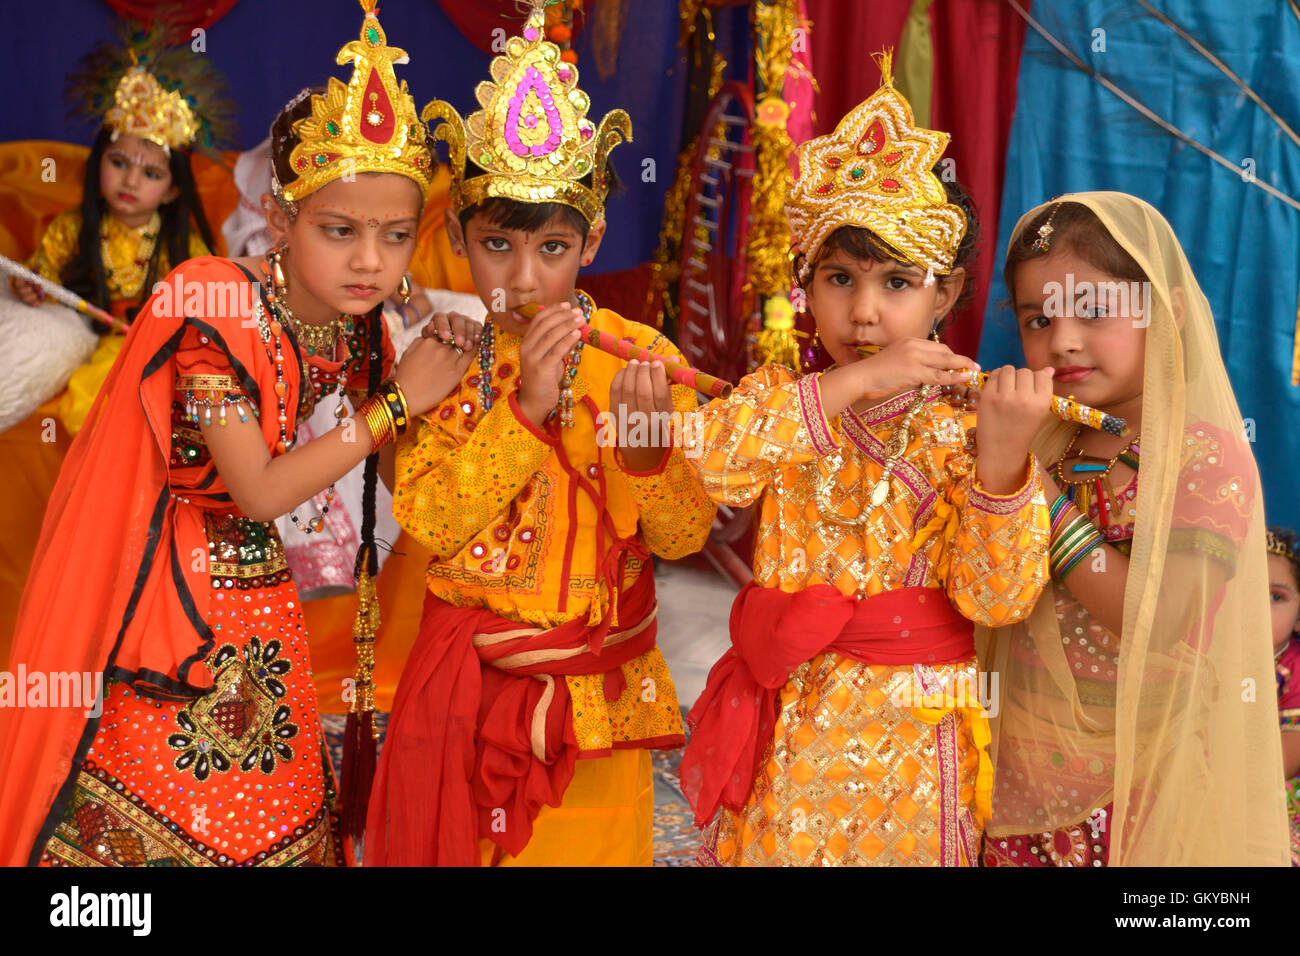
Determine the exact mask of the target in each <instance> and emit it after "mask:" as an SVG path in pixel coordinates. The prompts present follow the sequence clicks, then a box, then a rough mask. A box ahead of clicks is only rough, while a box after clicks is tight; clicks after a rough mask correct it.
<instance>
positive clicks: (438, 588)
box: [393, 309, 716, 751]
mask: <svg viewBox="0 0 1300 956" xmlns="http://www.w3.org/2000/svg"><path fill="white" fill-rule="evenodd" d="M591 324H592V326H593V327H595V328H597V329H599V330H600V331H602V332H607V333H609V334H611V335H614V336H616V337H618V338H624V337H630V338H632V340H633V341H634V342H635V343H636V344H637V345H640V346H642V347H644V348H649V349H650V350H651V351H654V352H656V353H658V354H662V355H670V356H673V357H678V356H679V355H680V353H678V352H677V350H676V349H675V348H674V347H673V345H672V344H671V343H670V342H669V341H668V340H667V339H665V338H663V337H662V336H660V335H658V333H656V332H655V330H654V329H651V328H649V327H648V326H644V325H641V324H640V323H636V322H629V321H628V320H626V319H624V318H622V317H621V316H619V315H617V314H616V313H613V312H610V311H609V310H606V309H598V310H595V311H593V314H592V317H591ZM520 341H521V339H520V338H519V337H518V336H516V335H511V334H509V333H506V332H502V331H500V330H497V331H496V333H495V358H494V360H493V363H492V366H491V368H489V369H487V370H486V371H487V374H488V375H489V377H490V378H489V387H490V388H491V391H492V394H493V404H492V407H491V409H490V410H488V411H487V412H486V413H485V412H484V411H483V409H482V407H481V405H482V392H481V389H482V381H481V379H482V376H483V374H484V370H483V369H481V368H480V367H479V363H478V362H475V363H474V364H473V365H471V366H470V370H469V371H468V372H467V373H466V375H465V378H464V379H463V380H462V381H461V384H460V387H459V388H458V389H457V390H456V391H455V392H453V393H452V394H451V395H449V396H448V397H447V398H446V399H445V400H444V401H443V402H442V403H441V404H439V405H438V406H437V407H435V408H434V409H433V410H432V411H430V412H429V413H428V414H426V415H423V416H421V417H419V418H418V419H417V420H416V426H415V428H414V429H412V431H411V432H409V433H408V434H407V435H406V436H405V437H404V438H403V439H402V440H401V441H399V443H398V448H397V480H396V485H395V487H394V490H393V515H394V517H395V518H396V519H397V521H398V523H399V524H400V525H401V526H402V527H403V528H405V529H406V530H407V532H408V533H409V534H411V535H412V536H413V537H414V538H415V539H416V540H417V541H419V542H420V543H421V544H422V545H423V546H424V547H426V548H428V549H429V550H430V551H431V552H432V553H433V561H432V563H431V564H430V565H429V569H428V573H427V578H426V580H427V582H428V587H429V590H430V591H431V592H432V593H433V594H434V595H435V596H437V597H438V598H440V599H442V600H444V601H446V602H448V603H449V604H454V605H456V606H459V607H481V608H484V609H486V610H489V611H491V612H493V613H494V614H499V615H501V616H503V617H508V618H510V619H511V620H516V621H519V622H520V623H523V624H528V625H531V626H533V627H555V626H557V625H559V624H563V623H564V622H566V621H570V620H574V619H575V618H579V617H584V618H587V619H591V618H592V617H593V616H595V617H597V618H598V617H599V616H600V615H603V614H604V613H605V609H606V607H607V606H608V603H609V601H610V595H608V594H607V593H605V590H606V589H605V587H604V585H603V583H602V582H601V575H600V569H599V566H598V558H599V555H598V554H597V525H598V523H599V522H601V521H602V519H601V515H600V512H599V511H598V509H597V505H596V504H595V503H594V502H593V500H592V498H591V497H590V496H589V495H588V494H587V493H586V492H585V491H584V490H582V488H581V487H580V486H579V483H578V482H577V481H576V480H575V478H574V477H573V476H571V475H570V474H569V472H568V471H566V469H565V468H564V466H563V464H562V461H567V462H568V463H569V465H570V467H571V468H572V469H573V470H574V471H575V472H576V473H577V474H578V475H579V476H581V477H582V479H583V480H584V481H585V482H587V483H589V485H590V486H591V487H594V488H597V489H599V488H600V487H602V486H603V489H604V495H605V504H604V510H605V511H606V512H607V514H608V517H609V518H610V519H612V522H613V526H614V530H615V531H616V533H617V535H618V536H619V537H629V536H631V535H633V534H638V533H639V535H640V536H641V539H642V540H643V541H644V543H645V545H646V546H647V547H648V548H649V550H650V551H651V552H653V553H654V554H658V555H660V556H662V557H667V558H678V557H683V556H685V555H687V554H691V553H693V552H695V551H697V550H699V548H700V547H701V546H702V545H703V543H704V539H705V538H706V537H707V536H708V533H709V529H710V528H711V527H712V524H713V516H714V513H715V510H716V509H715V506H714V505H713V503H712V502H711V501H710V500H709V499H708V497H707V496H706V495H705V494H704V492H703V490H702V489H701V488H700V486H699V484H698V482H697V481H696V480H695V477H694V475H693V473H692V471H691V469H690V467H689V465H688V464H687V462H686V459H685V456H684V453H683V450H682V449H681V448H680V447H677V448H674V449H673V450H672V452H671V454H668V455H666V456H665V459H664V462H663V463H662V465H661V467H660V468H659V469H657V470H655V471H652V472H650V473H645V474H642V473H633V472H630V471H628V470H627V469H626V467H625V466H624V464H623V462H622V458H621V456H619V455H618V454H617V451H616V449H615V448H614V447H602V445H604V446H611V445H612V440H611V439H612V436H609V435H602V436H601V437H600V438H598V436H597V427H598V422H597V419H596V416H595V415H593V414H592V405H589V404H588V401H590V402H591V403H592V404H593V405H594V407H595V409H596V411H597V413H599V412H602V411H607V410H608V408H609V389H610V385H611V383H612V381H613V378H614V375H615V374H616V373H617V372H618V370H619V369H620V368H622V367H623V363H622V362H621V361H620V360H619V359H617V358H615V357H613V356H611V355H606V354H605V353H603V352H600V351H597V350H596V349H593V348H584V349H583V351H582V356H581V360H580V363H579V366H578V375H577V378H575V379H574V381H573V395H574V400H575V405H576V407H575V409H574V418H575V422H574V425H573V427H572V428H563V429H559V430H558V435H557V433H556V430H552V431H550V432H544V431H541V430H539V429H538V428H537V427H536V426H534V425H533V424H532V423H531V422H528V421H527V420H526V419H525V418H524V417H523V416H522V414H521V413H520V412H519V411H518V407H517V405H515V404H514V403H513V402H512V401H511V398H512V396H513V395H514V393H515V391H516V389H517V388H518V384H519V345H520ZM672 394H673V405H674V407H675V408H676V409H677V410H678V412H680V413H683V414H685V413H686V412H689V411H691V410H693V409H695V408H696V407H697V402H696V400H695V394H694V392H693V391H692V390H691V389H689V388H686V387H685V386H674V388H673V390H672ZM557 443H558V444H557ZM608 543H609V541H608V538H607V541H606V545H607V546H608ZM642 573H647V574H648V573H651V572H650V569H649V568H648V567H645V566H644V565H643V564H642V562H641V561H640V560H638V559H636V558H633V557H629V558H628V562H627V569H626V573H625V575H624V578H623V581H622V582H621V584H622V586H623V587H625V588H626V587H628V586H630V585H631V584H632V583H633V582H635V581H636V580H637V578H638V576H639V575H641V574H642ZM623 676H624V678H625V682H626V686H625V688H624V690H623V692H622V693H621V694H620V695H619V697H618V698H617V699H616V700H613V701H609V700H607V699H606V697H605V689H606V685H605V681H604V676H603V675H584V676H577V677H567V678H566V680H567V682H568V685H569V691H570V693H571V695H572V698H573V712H574V729H575V732H576V734H577V738H578V744H579V746H580V747H581V748H582V749H583V750H596V751H603V750H608V749H609V748H610V747H611V746H617V745H618V744H620V743H627V742H630V741H649V740H653V739H656V738H660V737H663V738H671V737H674V736H675V735H678V734H680V733H681V730H682V727H681V714H680V710H679V709H678V705H677V698H676V693H675V691H674V690H673V685H672V679H671V677H670V676H669V674H668V668H667V665H666V664H665V663H664V661H663V656H662V655H661V654H660V652H659V650H658V648H652V649H651V650H650V651H648V652H647V653H646V654H644V655H642V656H641V657H638V658H635V659H633V660H632V661H629V662H628V663H627V664H625V665H623Z"/></svg>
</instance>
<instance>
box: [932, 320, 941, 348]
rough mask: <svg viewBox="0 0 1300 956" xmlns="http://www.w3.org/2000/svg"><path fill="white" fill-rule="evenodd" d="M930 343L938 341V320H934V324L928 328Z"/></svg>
mask: <svg viewBox="0 0 1300 956" xmlns="http://www.w3.org/2000/svg"><path fill="white" fill-rule="evenodd" d="M930 341H931V342H938V341H939V320H938V319H935V320H934V324H933V325H931V326H930Z"/></svg>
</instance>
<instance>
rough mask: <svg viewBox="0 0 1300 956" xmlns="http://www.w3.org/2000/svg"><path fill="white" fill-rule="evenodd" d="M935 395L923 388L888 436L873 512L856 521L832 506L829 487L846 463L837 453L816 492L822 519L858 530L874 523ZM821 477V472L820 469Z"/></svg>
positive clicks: (867, 510) (929, 387)
mask: <svg viewBox="0 0 1300 956" xmlns="http://www.w3.org/2000/svg"><path fill="white" fill-rule="evenodd" d="M935 391H936V388H935V386H933V385H925V386H922V387H921V388H920V389H919V390H918V391H917V393H916V397H915V398H913V399H912V401H911V402H910V403H908V406H907V411H905V412H904V413H903V420H902V421H900V422H899V423H898V424H897V425H896V426H895V427H894V428H893V430H891V431H890V433H889V446H888V451H889V457H888V458H887V459H886V460H885V468H884V471H882V472H881V474H880V478H879V479H878V480H877V481H876V484H875V486H874V487H873V488H872V489H871V508H864V509H863V510H862V512H861V513H860V514H859V515H857V517H854V518H846V517H845V516H843V515H842V514H840V513H839V512H838V511H836V510H835V508H834V507H833V506H832V505H831V501H830V485H831V483H832V482H833V481H834V480H835V475H836V474H838V473H839V471H840V469H842V468H843V467H844V459H843V456H842V455H841V453H840V452H838V451H837V452H836V453H835V455H834V457H833V458H832V459H831V463H830V467H831V473H830V475H829V476H823V477H822V478H821V479H820V481H819V482H818V484H817V487H816V489H815V490H814V492H813V501H814V502H815V503H816V505H817V511H818V513H819V514H821V516H822V517H823V518H825V519H826V520H827V521H829V522H831V523H832V524H838V525H847V526H849V527H854V528H858V527H861V526H862V525H864V524H866V523H867V522H868V521H869V520H871V509H874V508H879V507H880V506H881V505H883V504H884V503H885V500H886V499H887V498H888V497H889V490H890V487H891V483H890V479H891V478H892V477H893V474H894V468H895V467H896V466H897V465H898V462H899V460H900V459H901V458H902V457H903V454H904V453H905V452H906V451H907V446H908V444H909V442H910V439H911V433H912V419H914V418H915V417H916V416H917V414H918V413H919V412H920V411H921V409H922V408H924V407H925V403H926V402H928V401H929V400H930V398H931V396H933V395H934V393H935ZM819 473H820V469H819Z"/></svg>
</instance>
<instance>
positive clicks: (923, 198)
mask: <svg viewBox="0 0 1300 956" xmlns="http://www.w3.org/2000/svg"><path fill="white" fill-rule="evenodd" d="M891 59H892V57H891V55H890V53H888V52H886V53H882V54H880V56H879V62H880V72H881V83H880V88H879V89H878V90H876V92H874V93H872V94H871V96H870V97H868V98H867V99H866V100H865V101H864V102H862V103H860V104H858V106H856V107H855V108H854V109H853V110H852V111H850V112H849V113H848V115H847V116H845V117H844V118H843V119H842V120H840V121H839V123H838V124H837V125H836V127H835V131H834V132H833V133H831V134H829V135H827V136H819V137H817V138H816V139H811V140H809V141H808V142H806V143H804V144H803V145H802V146H800V147H799V149H798V154H799V178H798V179H797V180H796V181H795V183H794V186H793V187H792V188H791V190H790V195H789V198H788V199H787V200H786V215H787V216H788V217H789V219H790V228H791V230H792V231H793V233H794V239H795V245H796V248H797V249H798V250H799V251H800V252H801V253H802V255H803V257H804V258H803V261H802V263H801V265H800V275H799V279H800V281H801V282H803V281H807V277H808V274H809V273H810V271H811V269H812V263H813V261H814V260H815V258H816V255H817V250H818V249H819V248H821V244H822V243H823V242H825V241H826V238H827V237H828V236H830V234H831V233H832V232H834V231H835V230H836V229H839V228H840V227H842V226H857V227H859V228H862V229H868V230H870V231H871V232H872V233H874V234H875V235H876V236H878V237H879V238H880V239H882V240H883V241H884V242H886V243H888V244H889V245H890V246H891V247H892V248H893V249H894V251H895V252H897V253H898V254H899V255H900V256H901V257H903V258H904V259H905V260H906V261H908V262H910V263H912V264H913V265H916V266H920V267H921V268H923V269H925V270H927V273H930V274H933V273H938V274H940V275H944V274H947V273H949V272H951V271H952V264H953V260H954V259H955V258H956V256H957V247H958V246H959V245H960V244H961V240H962V236H964V235H965V233H966V214H965V213H964V212H963V211H962V210H961V208H960V207H959V206H956V205H953V204H952V203H950V202H948V196H947V193H946V192H945V191H944V188H943V183H941V182H940V181H939V177H938V176H936V175H935V174H934V172H933V167H934V164H935V163H936V162H938V161H939V157H940V156H941V155H943V151H944V149H945V148H946V147H947V145H948V139H949V137H948V134H947V133H942V132H939V131H938V130H931V129H924V128H922V127H919V126H916V125H915V122H914V120H913V118H912V107H911V104H909V103H908V102H907V100H906V99H904V98H903V96H902V94H901V93H899V92H898V91H897V90H895V89H894V85H893V79H892V77H891V72H890V71H891V66H890V61H891Z"/></svg>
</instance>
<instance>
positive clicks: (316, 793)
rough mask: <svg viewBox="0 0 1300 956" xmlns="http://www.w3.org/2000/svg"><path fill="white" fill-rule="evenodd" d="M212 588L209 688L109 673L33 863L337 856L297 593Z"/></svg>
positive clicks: (242, 862)
mask: <svg viewBox="0 0 1300 956" xmlns="http://www.w3.org/2000/svg"><path fill="white" fill-rule="evenodd" d="M212 597H213V601H212V612H211V620H210V621H209V623H210V624H211V626H212V628H213V631H214V632H215V633H216V635H217V644H216V647H215V648H214V649H213V651H212V653H211V654H210V655H209V656H208V658H207V660H206V664H207V666H208V668H209V670H211V672H212V675H213V677H214V678H215V681H216V685H215V687H214V688H213V689H212V690H211V691H209V692H208V693H206V694H204V695H202V696H201V697H198V698H196V699H194V700H191V701H187V702H184V703H181V702H171V701H161V700H154V699H150V698H146V697H142V696H141V695H140V694H139V693H137V692H136V691H134V690H132V689H131V687H130V686H129V685H127V684H125V683H122V682H119V681H111V682H109V684H108V685H107V687H106V688H105V701H104V714H103V717H102V718H101V720H100V725H99V732H98V734H97V735H96V736H95V739H94V741H93V743H92V744H91V746H90V749H89V750H88V751H87V753H86V758H85V761H84V763H83V764H82V767H81V769H80V771H79V772H78V773H77V775H76V790H75V792H74V794H73V796H72V799H71V800H70V801H69V803H68V806H67V810H66V812H65V813H64V815H63V818H62V820H61V821H60V822H59V824H58V826H57V827H56V829H55V830H54V835H53V836H52V837H51V838H50V840H49V841H48V843H46V845H45V849H44V852H43V853H42V856H41V863H42V864H43V865H47V866H251V865H256V866H295V865H316V866H332V865H342V863H343V853H342V852H341V851H340V849H339V847H340V846H341V843H340V840H339V832H338V818H337V812H336V808H335V789H334V781H333V773H332V771H331V768H330V764H329V759H328V757H327V755H326V753H325V751H324V747H323V741H322V738H321V730H320V718H319V716H318V715H317V711H316V689H315V686H314V685H313V683H312V679H311V667H310V663H309V661H308V655H307V634H306V631H305V629H304V627H303V622H302V609H301V605H300V603H299V601H298V598H297V590H296V589H295V588H294V586H293V584H292V583H289V582H287V581H286V582H283V583H280V584H278V585H275V586H273V587H261V588H252V589H249V590H238V589H230V590H224V589H223V590H220V591H218V592H215V593H214V594H213V595H212Z"/></svg>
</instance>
